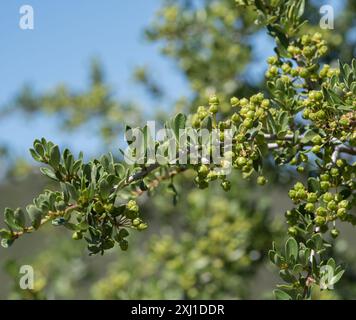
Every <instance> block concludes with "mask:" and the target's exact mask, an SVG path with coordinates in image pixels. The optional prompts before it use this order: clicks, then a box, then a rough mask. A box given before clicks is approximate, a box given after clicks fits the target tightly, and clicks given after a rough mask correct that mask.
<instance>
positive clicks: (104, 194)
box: [99, 180, 111, 200]
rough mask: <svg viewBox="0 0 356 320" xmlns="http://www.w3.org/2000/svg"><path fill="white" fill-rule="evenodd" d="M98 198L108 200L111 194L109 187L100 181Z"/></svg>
mask: <svg viewBox="0 0 356 320" xmlns="http://www.w3.org/2000/svg"><path fill="white" fill-rule="evenodd" d="M99 192H100V197H101V198H102V199H104V200H106V199H107V198H109V196H110V192H111V186H110V185H109V183H108V182H107V181H106V180H102V181H101V182H100V186H99Z"/></svg>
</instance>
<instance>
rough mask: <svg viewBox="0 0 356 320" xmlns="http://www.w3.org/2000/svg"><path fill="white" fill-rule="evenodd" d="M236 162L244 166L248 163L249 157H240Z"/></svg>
mask: <svg viewBox="0 0 356 320" xmlns="http://www.w3.org/2000/svg"><path fill="white" fill-rule="evenodd" d="M236 162H237V164H238V165H239V166H240V167H242V166H244V165H245V164H246V163H247V159H246V158H244V157H238V158H237V160H236Z"/></svg>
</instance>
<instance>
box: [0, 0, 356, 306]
mask: <svg viewBox="0 0 356 320" xmlns="http://www.w3.org/2000/svg"><path fill="white" fill-rule="evenodd" d="M341 2H342V3H341ZM323 4H325V1H309V4H308V6H309V7H308V9H307V10H306V13H307V15H308V17H307V18H308V19H309V21H310V23H309V24H307V25H305V27H304V30H303V32H305V33H309V32H311V33H313V32H316V31H319V32H323V33H324V34H325V35H326V37H327V39H328V42H329V44H331V48H332V49H331V50H330V51H329V52H330V53H329V55H328V56H327V57H326V58H325V62H327V63H331V64H334V63H336V62H337V61H336V59H337V58H338V57H341V59H342V60H344V61H349V60H351V57H353V56H355V45H356V38H355V36H354V35H355V32H356V31H355V30H356V29H355V28H356V24H355V12H356V3H355V1H353V0H348V1H340V2H338V4H337V7H338V8H339V10H338V11H337V12H336V21H335V29H334V30H331V31H330V30H320V28H319V19H320V13H319V8H320V6H321V5H323ZM255 20H256V15H255V13H254V12H253V11H248V10H247V11H246V10H245V11H241V10H238V9H237V8H236V6H235V3H234V1H233V0H200V1H198V0H196V1H195V0H164V1H163V0H162V1H161V8H160V9H159V11H158V12H157V14H156V16H155V17H154V19H153V22H152V23H151V25H149V26H147V28H146V30H144V33H145V35H146V39H147V40H149V41H150V42H152V43H153V44H158V47H159V50H160V51H161V54H162V55H163V56H166V57H167V58H168V59H171V60H172V61H174V63H175V64H176V66H177V68H178V70H179V72H180V73H181V74H182V76H183V77H184V79H185V81H186V82H187V83H188V84H189V87H190V89H191V95H189V96H188V97H187V96H185V97H181V98H179V99H177V100H176V101H174V102H173V104H172V106H171V107H170V108H169V109H167V108H166V109H164V110H161V109H155V110H152V111H150V112H148V111H147V110H145V108H144V104H143V105H142V106H141V105H139V104H138V103H137V102H130V101H128V102H127V101H118V99H117V98H116V97H115V95H114V91H115V90H114V88H112V87H111V86H110V84H108V82H107V80H106V77H105V74H104V70H103V67H102V65H101V63H100V61H99V60H98V59H93V60H92V64H91V67H90V70H89V80H90V81H89V85H88V87H87V88H86V89H85V90H82V91H78V90H74V89H72V88H71V87H70V86H69V85H66V84H59V85H58V86H56V87H55V88H53V89H51V90H48V91H46V92H37V91H36V90H34V89H33V88H32V87H31V86H29V85H27V86H24V87H23V88H21V89H19V92H18V94H17V95H16V98H15V99H13V101H11V102H9V103H7V104H6V105H4V106H3V107H2V108H1V110H2V113H1V117H2V118H3V119H6V117H8V116H9V115H10V114H11V113H13V112H17V111H19V110H21V111H22V112H21V113H20V115H21V116H23V117H28V115H30V114H33V113H36V114H42V113H43V114H52V115H53V114H54V115H55V116H56V117H57V118H58V121H57V123H58V126H59V127H60V128H62V129H63V130H66V131H73V132H76V130H78V128H80V127H81V126H85V125H89V126H90V127H91V128H92V130H95V132H96V133H97V135H98V136H99V137H100V140H101V141H102V143H103V144H104V145H105V146H106V147H107V148H109V147H112V146H115V147H117V144H118V142H117V137H118V136H119V137H120V138H121V137H122V134H121V133H122V129H123V128H124V126H125V124H126V123H135V124H136V125H139V124H142V123H143V121H145V120H144V119H147V117H148V116H149V117H150V118H151V119H154V118H155V119H157V120H158V121H163V120H164V119H166V118H167V117H169V116H170V115H172V114H174V113H175V112H177V111H184V112H190V111H191V110H194V109H195V108H196V107H197V106H198V105H200V104H204V103H205V102H206V101H207V97H208V96H209V95H210V94H211V93H215V92H216V93H218V94H219V95H221V96H222V97H231V96H238V97H241V96H249V95H251V94H252V93H255V92H256V91H257V90H262V91H263V90H264V87H263V86H264V84H263V79H264V71H265V69H264V61H263V60H261V57H265V56H266V52H269V53H272V52H273V43H272V41H271V40H270V39H269V38H268V37H267V36H266V35H265V31H264V30H260V29H259V27H258V26H257V25H256V24H255V23H254V21H255ZM107 72H108V73H110V70H107ZM132 74H133V78H134V79H135V80H136V81H137V84H139V85H141V86H143V88H145V90H147V92H148V93H149V94H150V95H151V96H152V98H153V99H156V100H157V101H160V100H162V99H163V97H164V96H165V95H167V94H168V93H167V92H165V89H164V86H162V84H163V83H164V81H165V80H164V79H157V78H156V77H155V76H154V71H153V70H151V69H150V66H149V65H146V66H142V65H141V66H140V65H139V66H138V67H137V68H135V69H134V70H133V72H132ZM226 101H228V99H226ZM226 106H227V105H226ZM226 112H228V108H226ZM122 143H123V139H120V142H119V144H122ZM116 154H117V155H118V153H116ZM0 161H1V168H2V169H1V170H2V172H1V174H2V176H3V177H4V179H3V180H2V183H1V186H0V203H1V207H2V208H1V209H3V207H4V206H5V205H3V203H4V202H5V199H6V206H18V205H21V204H25V203H27V202H29V200H31V198H32V197H33V196H34V195H35V194H36V193H37V191H38V190H40V189H42V188H43V187H44V186H48V187H51V186H50V184H49V182H48V181H47V180H44V179H43V178H42V177H40V176H39V175H38V173H37V172H38V170H37V168H34V167H33V166H32V165H31V164H29V163H27V162H26V161H25V160H24V159H22V158H18V157H14V156H13V155H12V153H11V148H9V147H8V146H3V147H2V148H1V149H0ZM291 179H292V177H291V176H290V173H289V172H288V171H281V170H280V168H276V167H273V166H270V170H269V181H270V183H269V185H268V187H264V188H259V189H256V188H255V185H254V184H253V183H250V182H248V181H244V180H242V179H240V177H239V176H238V174H235V173H234V176H233V177H232V182H233V187H232V189H231V191H230V192H229V193H224V192H223V191H221V188H219V187H218V186H214V185H213V184H212V185H211V186H210V187H209V189H208V190H204V191H202V190H197V189H196V188H195V187H194V185H193V184H192V182H191V181H192V177H191V176H190V173H189V172H186V173H184V174H182V175H181V176H180V177H178V179H177V180H175V187H176V188H177V191H178V198H179V199H178V203H177V204H176V205H174V204H173V201H172V200H173V198H174V196H175V194H174V192H172V188H169V184H167V183H163V184H162V185H161V186H159V187H158V188H157V189H156V190H155V192H154V194H153V196H152V197H151V196H147V195H143V196H142V197H141V198H140V201H141V204H142V208H143V210H142V211H143V213H142V214H143V215H144V216H145V219H147V220H148V221H150V228H149V232H145V233H144V234H135V235H132V236H131V237H133V238H134V239H132V240H133V241H131V242H132V245H131V246H130V249H129V250H128V252H121V251H120V250H117V249H116V248H114V249H112V250H111V252H110V254H108V255H106V256H104V257H100V256H94V257H89V256H88V254H87V252H86V250H85V248H84V247H83V246H82V244H81V243H77V242H74V241H73V240H67V238H68V231H66V230H62V229H57V230H53V228H51V227H50V228H44V230H43V231H41V232H39V233H38V234H34V235H32V236H31V237H29V238H28V239H26V241H24V240H22V241H18V242H17V243H16V244H15V245H14V247H13V248H11V249H10V250H8V251H4V250H3V249H1V252H0V262H1V264H2V266H3V271H2V272H1V273H0V284H1V285H0V297H1V298H14V299H18V298H25V299H55V298H56V299H65V298H67V299H78V298H95V299H130V298H131V299H141V298H142V299H154V298H156V299H164V298H167V299H168V298H171V299H180V298H185V299H199V298H200V299H251V298H257V299H261V298H271V297H272V296H271V288H273V285H274V283H275V282H276V280H277V279H276V278H275V276H274V273H273V272H274V271H275V270H273V268H272V267H271V266H270V265H269V262H268V261H267V260H268V259H266V258H267V257H266V253H267V252H268V249H269V248H270V247H271V243H272V239H273V240H276V241H278V240H281V237H282V231H284V230H285V228H286V226H284V225H283V221H284V219H283V216H282V214H283V212H284V211H285V210H286V209H288V208H289V207H290V205H291V203H290V202H289V199H288V198H287V196H286V194H285V192H284V191H285V190H286V188H287V186H290V185H291ZM341 234H343V235H344V236H342V237H341V239H339V240H337V241H338V243H337V245H336V249H335V250H336V254H337V255H338V256H339V259H341V260H342V261H345V263H347V264H348V268H347V270H348V273H347V274H346V276H345V277H344V278H343V279H342V281H341V282H340V284H339V286H338V288H337V290H336V291H335V293H333V294H332V295H330V294H328V293H323V294H320V295H318V296H316V297H315V298H354V297H355V293H356V286H355V285H354V283H355V281H354V280H355V277H356V274H355V272H356V269H355V267H356V256H355V254H354V253H350V252H352V250H351V248H352V247H353V245H352V244H353V243H354V241H355V237H354V235H353V234H352V231H350V230H346V232H342V233H341ZM349 249H350V250H351V251H350V250H349ZM346 252H347V254H346ZM22 264H30V265H32V266H33V267H34V269H35V289H34V290H33V291H24V290H20V289H19V287H18V277H19V274H18V270H19V266H20V265H22Z"/></svg>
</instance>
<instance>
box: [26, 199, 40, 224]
mask: <svg viewBox="0 0 356 320" xmlns="http://www.w3.org/2000/svg"><path fill="white" fill-rule="evenodd" d="M26 210H27V212H28V215H29V216H30V219H31V224H32V226H33V227H34V228H35V229H38V228H39V226H40V225H41V219H42V212H41V210H40V209H38V208H37V207H35V206H34V205H29V206H27V208H26Z"/></svg>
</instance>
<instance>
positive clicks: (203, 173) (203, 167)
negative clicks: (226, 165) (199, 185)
mask: <svg viewBox="0 0 356 320" xmlns="http://www.w3.org/2000/svg"><path fill="white" fill-rule="evenodd" d="M209 171H210V169H209V167H208V166H207V165H206V164H203V165H201V166H200V167H199V170H198V175H199V176H200V177H206V176H207V175H208V173H209Z"/></svg>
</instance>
